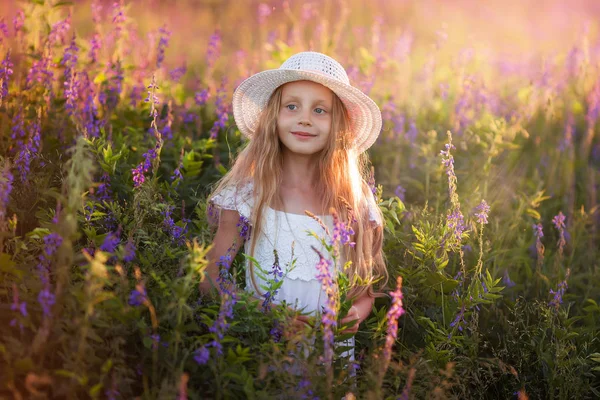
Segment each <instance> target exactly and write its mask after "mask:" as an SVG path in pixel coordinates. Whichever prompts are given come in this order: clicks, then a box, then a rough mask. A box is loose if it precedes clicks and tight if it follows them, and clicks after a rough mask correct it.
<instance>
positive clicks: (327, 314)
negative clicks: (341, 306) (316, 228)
mask: <svg viewBox="0 0 600 400" xmlns="http://www.w3.org/2000/svg"><path fill="white" fill-rule="evenodd" d="M311 247H312V246H311ZM312 249H313V250H314V251H315V252H316V253H317V254H318V255H319V263H318V264H317V266H316V268H317V275H316V278H317V279H318V280H319V282H320V283H321V290H322V291H323V292H325V294H326V295H327V298H326V299H325V305H324V306H323V309H322V314H321V323H322V324H323V342H324V345H325V349H324V357H323V358H324V362H325V364H326V365H328V366H329V365H331V362H332V361H333V344H334V334H333V331H334V329H335V328H336V327H337V301H338V299H337V286H336V284H335V282H334V280H333V277H332V273H331V267H332V262H331V260H328V259H326V258H325V257H323V255H322V254H321V252H319V251H318V250H317V249H316V248H314V247H312Z"/></svg>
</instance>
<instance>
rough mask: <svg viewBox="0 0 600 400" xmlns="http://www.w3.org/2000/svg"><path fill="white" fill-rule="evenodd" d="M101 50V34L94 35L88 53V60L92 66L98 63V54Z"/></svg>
mask: <svg viewBox="0 0 600 400" xmlns="http://www.w3.org/2000/svg"><path fill="white" fill-rule="evenodd" d="M100 48H102V39H101V37H100V34H98V33H94V35H93V36H92V38H91V39H90V52H89V53H88V58H89V59H90V62H91V63H92V64H93V63H96V62H97V61H98V52H99V51H100Z"/></svg>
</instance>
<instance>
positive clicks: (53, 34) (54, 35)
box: [48, 16, 71, 47]
mask: <svg viewBox="0 0 600 400" xmlns="http://www.w3.org/2000/svg"><path fill="white" fill-rule="evenodd" d="M70 29H71V16H68V17H67V18H65V19H64V20H62V21H59V22H57V23H55V24H54V25H52V29H50V34H49V35H48V46H49V47H53V46H54V45H55V44H60V45H64V44H65V42H66V38H67V34H68V33H69V30H70Z"/></svg>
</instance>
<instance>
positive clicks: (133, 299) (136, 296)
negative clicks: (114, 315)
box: [128, 287, 148, 307]
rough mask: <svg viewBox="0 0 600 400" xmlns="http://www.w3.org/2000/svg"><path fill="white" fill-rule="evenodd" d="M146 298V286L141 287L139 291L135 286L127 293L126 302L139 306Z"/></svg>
mask: <svg viewBox="0 0 600 400" xmlns="http://www.w3.org/2000/svg"><path fill="white" fill-rule="evenodd" d="M147 299H148V297H147V295H146V288H143V287H142V291H141V292H140V291H139V290H138V288H135V289H134V290H132V291H131V293H130V294H129V300H128V303H129V305H130V306H133V307H139V306H141V305H142V304H144V302H145V301H146V300H147Z"/></svg>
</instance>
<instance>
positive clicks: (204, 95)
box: [194, 89, 210, 106]
mask: <svg viewBox="0 0 600 400" xmlns="http://www.w3.org/2000/svg"><path fill="white" fill-rule="evenodd" d="M209 98H210V92H209V91H208V89H203V90H201V91H200V92H196V94H195V95H194V101H195V102H196V105H198V106H203V105H205V104H206V102H207V101H208V99H209Z"/></svg>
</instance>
